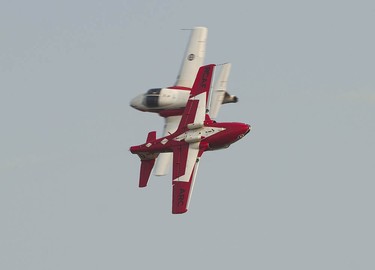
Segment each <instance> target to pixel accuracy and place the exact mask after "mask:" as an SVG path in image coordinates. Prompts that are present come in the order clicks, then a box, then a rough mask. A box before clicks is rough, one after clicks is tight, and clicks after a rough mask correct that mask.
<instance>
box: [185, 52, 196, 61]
mask: <svg viewBox="0 0 375 270" xmlns="http://www.w3.org/2000/svg"><path fill="white" fill-rule="evenodd" d="M194 58H195V55H194V54H193V53H191V54H189V55H188V58H187V59H188V60H189V61H193V60H194Z"/></svg>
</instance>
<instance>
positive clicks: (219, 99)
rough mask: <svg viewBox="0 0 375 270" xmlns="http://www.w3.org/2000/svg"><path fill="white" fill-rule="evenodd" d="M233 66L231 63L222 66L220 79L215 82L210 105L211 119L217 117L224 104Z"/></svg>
mask: <svg viewBox="0 0 375 270" xmlns="http://www.w3.org/2000/svg"><path fill="white" fill-rule="evenodd" d="M231 66H232V65H231V64H230V63H226V64H224V65H222V67H221V71H220V74H219V77H218V79H217V80H216V82H215V85H214V88H213V92H212V97H211V104H210V117H211V118H212V119H215V118H216V117H217V115H218V113H219V110H220V107H221V104H223V100H224V96H225V93H226V92H227V84H228V77H229V73H230V69H231Z"/></svg>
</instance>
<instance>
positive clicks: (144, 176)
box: [139, 159, 155, 187]
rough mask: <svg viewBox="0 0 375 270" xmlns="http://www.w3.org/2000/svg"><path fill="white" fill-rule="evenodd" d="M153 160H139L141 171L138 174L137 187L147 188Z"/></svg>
mask: <svg viewBox="0 0 375 270" xmlns="http://www.w3.org/2000/svg"><path fill="white" fill-rule="evenodd" d="M154 164H155V159H148V160H141V170H140V172H139V187H145V186H147V182H148V179H149V178H150V174H151V171H152V168H153V167H154Z"/></svg>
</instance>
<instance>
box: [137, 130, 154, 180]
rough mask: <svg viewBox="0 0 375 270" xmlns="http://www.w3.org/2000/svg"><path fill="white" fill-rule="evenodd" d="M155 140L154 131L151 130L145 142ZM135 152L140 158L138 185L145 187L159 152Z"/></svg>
mask: <svg viewBox="0 0 375 270" xmlns="http://www.w3.org/2000/svg"><path fill="white" fill-rule="evenodd" d="M155 140H156V131H151V132H150V133H148V135H147V140H146V143H151V142H152V141H155ZM137 154H138V156H139V158H140V159H141V169H140V171H139V187H146V186H147V183H148V180H149V178H150V175H151V171H152V168H153V167H154V164H155V159H156V158H157V157H158V155H159V153H147V152H141V153H137Z"/></svg>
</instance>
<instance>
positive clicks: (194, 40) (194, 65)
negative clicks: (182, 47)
mask: <svg viewBox="0 0 375 270" xmlns="http://www.w3.org/2000/svg"><path fill="white" fill-rule="evenodd" d="M207 32H208V30H207V28H206V27H195V28H194V29H193V30H192V31H191V35H190V40H189V43H188V46H187V48H186V52H185V56H184V58H183V60H182V65H181V68H180V72H179V74H178V76H177V81H176V84H175V85H176V86H183V87H188V88H191V87H192V86H193V83H194V80H195V76H196V75H197V72H198V69H199V68H200V67H201V66H203V62H204V57H205V54H206V40H207Z"/></svg>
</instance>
